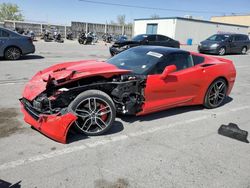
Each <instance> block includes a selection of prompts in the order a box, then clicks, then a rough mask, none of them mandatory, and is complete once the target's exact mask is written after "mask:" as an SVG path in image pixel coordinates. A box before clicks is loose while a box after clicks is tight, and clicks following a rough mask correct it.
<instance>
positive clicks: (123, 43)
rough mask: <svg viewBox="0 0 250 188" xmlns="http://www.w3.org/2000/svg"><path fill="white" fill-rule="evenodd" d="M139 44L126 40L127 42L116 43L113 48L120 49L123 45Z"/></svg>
mask: <svg viewBox="0 0 250 188" xmlns="http://www.w3.org/2000/svg"><path fill="white" fill-rule="evenodd" d="M139 44H140V42H138V41H132V40H127V41H117V42H115V43H114V44H113V47H122V46H125V45H132V46H133V45H139Z"/></svg>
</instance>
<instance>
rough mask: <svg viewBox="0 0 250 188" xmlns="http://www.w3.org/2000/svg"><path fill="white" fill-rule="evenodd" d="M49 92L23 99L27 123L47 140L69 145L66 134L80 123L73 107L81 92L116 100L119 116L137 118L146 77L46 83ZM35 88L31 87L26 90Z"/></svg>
mask: <svg viewBox="0 0 250 188" xmlns="http://www.w3.org/2000/svg"><path fill="white" fill-rule="evenodd" d="M43 81H44V82H46V89H45V90H44V91H43V92H42V93H40V94H38V95H37V96H36V97H34V98H32V97H31V98H29V97H27V98H26V97H25V95H24V97H23V98H21V99H20V102H21V105H22V112H23V113H24V120H25V121H26V122H27V123H29V124H30V125H31V126H32V127H34V128H35V129H37V130H39V131H40V132H42V133H43V134H45V135H46V136H48V137H50V138H52V139H54V140H56V141H58V142H61V143H66V138H67V133H68V130H69V129H70V127H71V125H73V124H74V122H75V121H76V120H77V118H78V117H77V115H76V114H74V112H72V110H71V109H69V108H70V107H69V106H70V103H71V102H72V101H73V100H74V99H75V98H76V97H77V96H78V95H79V94H80V93H82V92H84V91H87V90H92V89H94V90H100V91H103V92H105V93H107V94H108V95H109V96H110V97H111V98H112V100H113V102H114V104H115V107H116V112H117V113H120V114H131V115H135V114H137V113H139V112H140V111H142V108H143V104H144V100H145V99H144V88H145V83H146V76H143V75H128V74H121V75H115V76H112V77H110V78H105V77H101V76H95V77H88V78H84V79H79V80H76V81H72V82H71V81H65V82H58V80H55V79H52V78H48V79H44V80H43ZM26 87H28V88H32V84H31V85H28V86H26Z"/></svg>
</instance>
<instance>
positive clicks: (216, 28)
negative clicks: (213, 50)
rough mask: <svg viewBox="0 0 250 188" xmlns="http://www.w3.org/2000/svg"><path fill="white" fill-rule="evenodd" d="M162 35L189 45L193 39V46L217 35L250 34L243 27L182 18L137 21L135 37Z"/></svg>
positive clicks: (245, 27)
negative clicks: (139, 35)
mask: <svg viewBox="0 0 250 188" xmlns="http://www.w3.org/2000/svg"><path fill="white" fill-rule="evenodd" d="M145 33H147V34H162V35H166V36H169V37H171V38H173V39H175V40H178V41H180V43H181V44H187V41H188V39H189V41H190V39H192V43H193V44H198V43H199V42H200V41H202V40H204V39H206V38H208V37H209V36H211V35H213V34H217V33H241V34H248V27H247V26H242V25H234V24H226V23H219V22H211V21H205V20H196V19H190V18H181V17H169V18H156V19H152V18H149V19H135V20H134V35H138V34H145Z"/></svg>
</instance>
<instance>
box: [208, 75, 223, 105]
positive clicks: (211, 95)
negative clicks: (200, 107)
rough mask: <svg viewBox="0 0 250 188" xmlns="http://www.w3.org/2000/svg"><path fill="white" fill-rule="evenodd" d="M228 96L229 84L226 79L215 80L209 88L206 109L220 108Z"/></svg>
mask: <svg viewBox="0 0 250 188" xmlns="http://www.w3.org/2000/svg"><path fill="white" fill-rule="evenodd" d="M226 94H227V83H226V81H225V80H224V79H221V78H220V79H217V80H215V81H214V82H213V83H212V84H211V85H210V86H209V88H208V90H207V93H206V96H205V100H204V106H205V107H206V108H217V107H219V106H220V105H221V104H222V103H223V101H224V100H225V98H226Z"/></svg>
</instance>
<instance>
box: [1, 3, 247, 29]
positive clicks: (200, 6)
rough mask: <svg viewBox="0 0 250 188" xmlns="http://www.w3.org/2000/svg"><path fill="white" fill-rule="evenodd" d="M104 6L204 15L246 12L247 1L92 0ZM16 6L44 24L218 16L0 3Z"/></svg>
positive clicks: (89, 5)
mask: <svg viewBox="0 0 250 188" xmlns="http://www.w3.org/2000/svg"><path fill="white" fill-rule="evenodd" d="M96 1H103V2H107V3H120V4H128V5H138V6H144V7H157V8H159V7H160V8H163V9H181V10H195V11H207V12H226V13H228V14H229V13H248V14H250V0H205V1H204V0H150V1H145V0H144V1H140V0H119V1H117V0H106V1H105V0H96ZM4 2H5V3H15V4H17V5H18V6H19V7H20V8H21V10H22V13H23V15H24V17H25V19H26V20H29V21H44V22H50V23H57V24H68V25H70V22H71V21H83V22H94V23H105V22H106V21H107V22H110V21H111V20H116V17H117V15H121V14H125V15H126V21H127V22H132V21H133V19H137V18H149V17H150V16H151V15H153V14H157V15H159V16H160V17H170V16H185V15H192V16H197V17H203V18H204V19H210V17H211V16H213V15H222V13H219V14H215V13H191V12H190V13H188V12H170V11H160V10H146V9H138V8H128V7H115V6H106V5H100V4H92V3H87V2H82V1H79V0H8V1H3V0H0V3H4Z"/></svg>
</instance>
